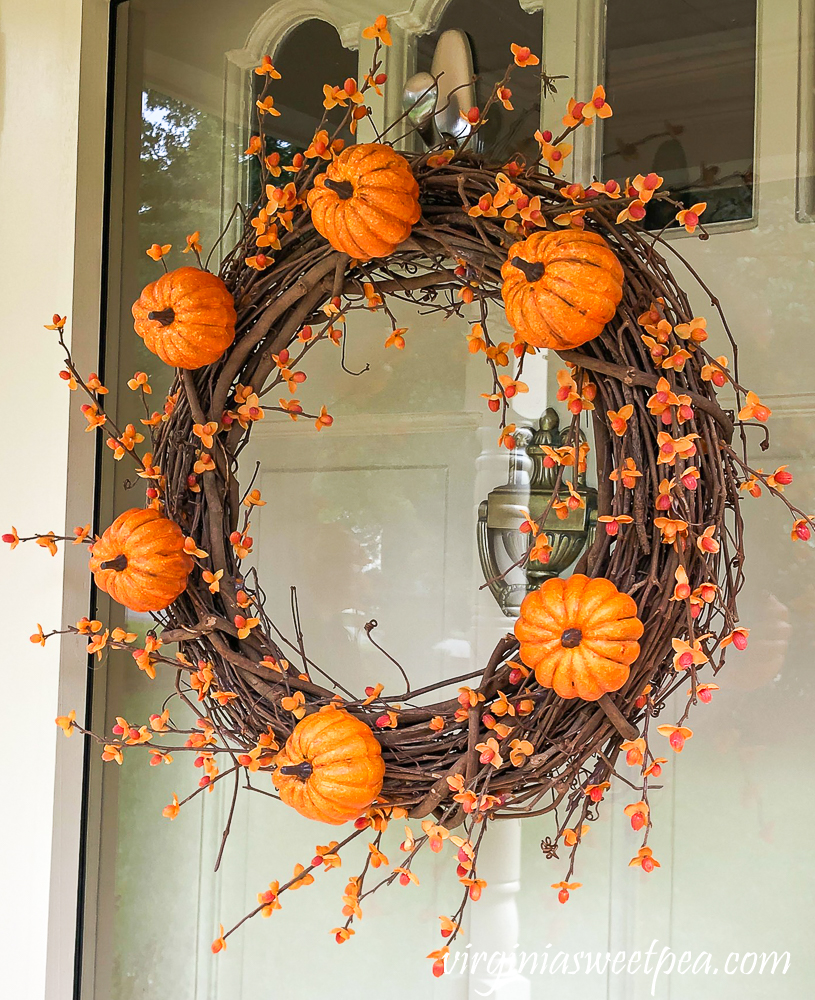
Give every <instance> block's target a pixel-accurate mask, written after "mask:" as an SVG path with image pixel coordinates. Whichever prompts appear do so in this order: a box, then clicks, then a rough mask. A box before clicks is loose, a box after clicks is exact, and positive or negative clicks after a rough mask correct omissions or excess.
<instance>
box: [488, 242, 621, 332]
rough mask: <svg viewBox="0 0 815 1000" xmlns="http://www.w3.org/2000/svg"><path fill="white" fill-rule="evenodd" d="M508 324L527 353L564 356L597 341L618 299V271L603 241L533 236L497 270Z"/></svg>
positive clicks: (619, 268) (614, 258)
mask: <svg viewBox="0 0 815 1000" xmlns="http://www.w3.org/2000/svg"><path fill="white" fill-rule="evenodd" d="M501 277H502V278H503V279H504V283H503V285H502V287H501V295H502V296H503V299H504V306H505V308H506V313H507V319H508V320H509V322H510V324H511V326H512V328H513V329H514V330H515V332H516V333H517V334H518V336H519V337H520V338H521V340H523V341H525V342H526V343H527V344H530V345H531V346H532V347H551V348H554V349H555V350H569V349H570V348H573V347H579V346H580V345H581V344H585V343H586V341H587V340H593V339H594V338H595V337H599V336H600V334H601V333H602V332H603V327H604V326H605V325H606V323H608V322H609V320H610V319H611V318H612V317H613V316H614V313H615V312H616V310H617V306H618V305H619V304H620V299H622V297H623V269H622V267H621V266H620V262H619V260H617V257H616V255H615V253H614V251H613V250H612V249H611V247H610V246H609V245H608V244H607V243H606V241H605V240H604V239H603V237H602V236H598V235H597V233H590V232H583V231H581V230H579V229H566V230H563V231H561V232H556V233H544V232H541V233H534V234H533V235H532V236H530V237H529V238H528V239H525V240H523V241H522V242H520V243H515V244H514V245H513V246H511V247H510V249H509V255H508V257H507V260H506V261H505V263H504V264H503V266H502V267H501Z"/></svg>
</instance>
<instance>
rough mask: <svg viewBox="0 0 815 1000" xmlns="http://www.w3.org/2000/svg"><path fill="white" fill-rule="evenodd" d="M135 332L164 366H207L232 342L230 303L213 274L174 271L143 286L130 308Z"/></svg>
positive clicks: (186, 269) (232, 308)
mask: <svg viewBox="0 0 815 1000" xmlns="http://www.w3.org/2000/svg"><path fill="white" fill-rule="evenodd" d="M132 312H133V320H134V326H135V330H136V333H137V334H138V335H139V336H140V337H141V338H142V340H143V341H144V344H145V347H146V348H147V350H148V351H152V352H153V354H157V355H158V356H159V357H160V358H161V360H162V361H163V362H164V363H165V364H166V365H172V366H173V367H175V368H190V369H192V368H200V367H201V366H202V365H211V364H212V363H213V362H215V361H217V360H218V358H220V357H221V355H222V354H223V353H224V351H225V350H226V349H227V347H229V345H230V344H231V343H232V341H233V340H234V339H235V320H236V319H237V316H236V314H235V302H234V300H233V298H232V295H231V293H230V291H229V289H228V288H227V287H226V285H225V284H224V283H223V281H221V279H220V278H219V277H218V275H217V274H210V272H209V271H202V270H201V269H200V268H198V267H179V268H178V269H177V270H175V271H170V272H169V273H168V274H163V275H162V276H161V277H160V278H159V279H158V281H154V282H152V283H151V284H149V285H148V286H147V287H146V288H145V289H144V291H143V292H142V293H141V297H140V298H139V299H138V301H136V302H134V304H133V309H132Z"/></svg>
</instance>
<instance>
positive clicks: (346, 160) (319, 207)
mask: <svg viewBox="0 0 815 1000" xmlns="http://www.w3.org/2000/svg"><path fill="white" fill-rule="evenodd" d="M308 207H309V208H310V209H311V219H312V222H313V223H314V228H315V229H316V230H317V232H318V233H320V235H321V236H324V237H325V238H326V239H327V240H328V242H329V243H330V244H331V246H332V247H334V249H335V250H339V251H341V252H342V253H347V254H348V255H349V256H350V257H353V258H354V259H355V260H368V259H369V258H370V257H387V256H388V255H389V254H391V253H393V251H394V250H395V249H396V248H397V247H398V246H399V244H400V243H404V241H405V240H406V239H407V238H408V236H410V230H411V227H412V226H413V225H414V223H416V222H418V221H419V216H420V215H421V214H422V210H421V208H420V207H419V185H418V184H417V183H416V179H415V178H414V176H413V174H412V173H411V170H410V165H409V164H408V161H407V160H406V159H405V158H404V156H400V155H399V153H396V152H394V150H393V149H391V147H390V146H383V145H382V144H381V143H378V142H368V143H361V144H360V145H357V146H349V147H348V149H345V150H343V152H342V153H340V155H339V156H338V157H337V159H336V160H334V162H333V163H331V164H330V165H329V166H328V168H327V169H326V171H325V173H324V174H320V175H319V176H318V177H317V179H316V180H315V182H314V187H313V188H312V189H311V191H309V193H308Z"/></svg>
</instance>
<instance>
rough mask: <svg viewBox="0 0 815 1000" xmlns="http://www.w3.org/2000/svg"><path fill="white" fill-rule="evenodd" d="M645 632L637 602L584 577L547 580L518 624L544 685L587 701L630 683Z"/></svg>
mask: <svg viewBox="0 0 815 1000" xmlns="http://www.w3.org/2000/svg"><path fill="white" fill-rule="evenodd" d="M642 632H643V628H642V622H641V621H640V620H639V618H637V605H636V604H635V603H634V600H633V598H631V597H629V595H628V594H621V593H620V591H619V590H617V588H616V587H615V586H614V584H613V583H612V582H611V580H606V579H604V578H603V577H595V578H593V579H592V578H589V577H587V576H583V574H582V573H576V574H575V575H574V576H570V577H569V578H568V579H567V580H563V579H561V578H560V577H554V578H553V579H551V580H546V581H545V582H544V583H543V584H542V585H541V586H540V587H539V588H538V589H537V590H535V591H533V592H532V593H531V594H527V595H526V597H525V598H524V599H523V601H522V602H521V614H520V617H519V618H518V620H517V621H516V622H515V637H516V638H517V639H518V640H520V643H521V648H520V651H519V655H520V657H521V660H522V661H523V662H524V663H525V664H526V665H527V666H528V667H531V668H532V669H533V670H534V671H535V678H536V679H537V681H538V683H539V684H541V685H542V686H543V687H547V688H554V690H555V691H556V692H557V693H558V694H559V695H560V696H561V698H583V699H584V700H585V701H597V700H598V699H599V698H601V697H602V696H603V695H604V694H606V693H607V692H608V691H617V690H618V689H619V688H621V687H622V686H623V684H625V682H626V681H627V680H628V674H629V668H630V666H631V664H632V663H633V662H634V660H636V658H637V657H638V656H639V653H640V647H639V643H638V642H637V639H639V638H640V636H641V635H642Z"/></svg>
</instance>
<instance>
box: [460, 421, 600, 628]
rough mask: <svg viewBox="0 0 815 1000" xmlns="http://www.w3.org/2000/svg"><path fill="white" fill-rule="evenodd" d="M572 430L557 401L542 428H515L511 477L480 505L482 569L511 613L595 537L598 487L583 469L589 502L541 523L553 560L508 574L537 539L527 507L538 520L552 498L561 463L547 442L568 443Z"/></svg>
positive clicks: (579, 488)
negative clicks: (551, 461)
mask: <svg viewBox="0 0 815 1000" xmlns="http://www.w3.org/2000/svg"><path fill="white" fill-rule="evenodd" d="M568 433H569V432H568V429H565V430H561V428H560V420H559V418H558V415H557V413H556V412H555V411H554V410H553V409H552V407H549V408H548V409H547V410H546V412H545V413H544V414H543V416H542V417H541V418H540V420H539V421H538V428H537V430H535V431H533V430H532V429H531V428H529V427H519V428H518V430H517V431H516V432H515V434H514V437H515V447H514V448H513V450H512V451H511V452H510V456H509V479H508V481H507V482H506V484H505V485H503V486H498V487H496V488H495V489H494V490H492V492H491V493H490V494H489V495H488V497H487V499H486V500H482V501H481V504H480V506H479V508H478V527H477V540H478V556H479V559H480V561H481V571H482V572H483V574H484V579H485V580H486V581H487V583H488V584H489V589H490V593H491V594H492V596H493V597H494V598H495V600H496V602H497V603H498V606H499V607H500V609H501V610H502V611H503V613H504V614H505V615H506V616H507V617H508V618H515V617H517V616H518V614H519V612H520V606H521V601H522V600H523V599H524V597H525V596H526V594H527V593H529V592H530V591H532V590H536V589H537V588H538V587H539V586H540V585H541V584H542V583H543V581H544V580H547V579H549V578H550V577H553V576H559V575H560V574H561V573H562V572H563V571H564V570H565V569H566V568H567V567H568V566H570V565H571V564H572V563H573V562H574V560H575V559H577V557H578V556H579V555H580V553H581V552H582V551H583V549H584V548H585V547H586V545H587V544H590V543H591V541H592V539H593V538H594V531H595V528H596V525H597V491H596V490H595V489H594V488H593V487H591V486H588V485H587V484H586V475H585V473H578V474H576V475H575V479H574V482H573V486H574V489H575V491H576V492H577V493H578V494H579V495H580V497H581V498H582V500H583V503H584V506H583V507H579V508H577V509H574V510H572V509H570V510H569V513H568V515H567V516H566V517H565V518H564V519H563V520H561V519H559V518H558V517H557V515H556V514H555V512H554V511H553V510H552V511H550V512H549V514H548V515H547V518H546V521H545V523H544V525H543V527H542V529H541V530H543V531H545V532H546V534H547V536H548V538H549V542H550V544H551V546H552V552H551V555H550V557H549V561H548V562H546V563H543V562H538V561H535V562H531V561H528V562H527V563H526V565H525V566H523V567H522V568H521V569H518V570H513V571H510V573H512V574H514V576H515V577H516V581H517V582H510V581H509V579H507V578H506V577H505V575H504V574H507V576H509V575H510V574H509V573H507V571H508V569H509V567H511V566H512V565H513V564H514V563H516V562H518V561H519V560H520V559H522V558H523V556H524V554H525V553H526V552H527V550H528V549H529V548H530V546H531V545H532V536H531V534H524V533H523V532H521V531H520V526H521V524H522V523H523V522H524V521H525V520H526V518H527V513H528V515H529V517H530V518H531V519H532V520H533V521H536V520H538V519H539V518H540V517H541V516H542V515H543V513H544V511H545V510H546V508H547V507H548V506H549V504H550V502H551V500H552V494H553V492H554V486H555V480H556V478H557V473H558V468H557V466H553V467H551V468H550V467H548V466H546V465H545V464H544V458H545V455H546V453H545V452H544V450H543V448H544V445H545V446H548V447H550V448H561V447H564V446H565V445H567V444H569V442H568V441H567V440H566V437H567V436H568ZM582 440H584V438H583V437H582V435H581V441H582ZM570 471H574V469H572V470H570ZM561 486H563V484H562V483H561ZM561 492H565V490H561ZM519 577H520V578H519ZM518 578H519V579H518Z"/></svg>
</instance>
